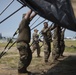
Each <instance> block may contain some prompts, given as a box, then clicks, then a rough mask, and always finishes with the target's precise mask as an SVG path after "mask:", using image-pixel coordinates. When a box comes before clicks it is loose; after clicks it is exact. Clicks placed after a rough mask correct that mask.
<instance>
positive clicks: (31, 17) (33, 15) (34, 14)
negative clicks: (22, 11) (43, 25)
mask: <svg viewBox="0 0 76 75" xmlns="http://www.w3.org/2000/svg"><path fill="white" fill-rule="evenodd" d="M36 14H37V13H35V12H33V14H32V15H31V16H30V20H32V19H33V18H34V17H35V16H36Z"/></svg>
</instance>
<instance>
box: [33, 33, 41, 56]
mask: <svg viewBox="0 0 76 75" xmlns="http://www.w3.org/2000/svg"><path fill="white" fill-rule="evenodd" d="M32 39H33V42H32V43H33V45H32V52H34V51H35V50H37V57H40V46H39V35H38V34H37V33H36V32H34V33H33V36H32Z"/></svg>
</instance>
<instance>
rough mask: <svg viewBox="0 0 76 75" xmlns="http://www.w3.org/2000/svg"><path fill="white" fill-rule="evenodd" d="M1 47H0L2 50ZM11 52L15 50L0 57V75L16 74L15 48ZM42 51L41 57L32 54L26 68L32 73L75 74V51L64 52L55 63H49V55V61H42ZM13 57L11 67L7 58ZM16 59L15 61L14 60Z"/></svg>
mask: <svg viewBox="0 0 76 75" xmlns="http://www.w3.org/2000/svg"><path fill="white" fill-rule="evenodd" d="M2 49H3V48H0V50H2ZM11 51H12V52H14V53H15V52H16V53H15V54H9V53H11V52H9V53H8V54H7V55H5V56H4V57H2V59H0V75H18V74H17V64H18V59H17V60H16V57H17V58H18V56H19V55H18V52H17V51H16V48H12V50H11ZM43 56H44V53H43V52H41V57H40V58H37V57H36V52H35V53H34V54H33V59H32V62H31V64H30V66H29V67H28V70H29V71H31V72H32V73H33V74H34V75H76V53H69V52H64V56H65V57H63V58H59V60H58V61H57V62H55V63H51V61H52V60H51V56H50V58H49V62H48V63H47V64H45V63H44V57H43ZM12 57H14V60H11V61H10V62H12V64H13V65H14V64H15V67H11V66H12V64H11V66H10V65H9V61H8V60H9V59H10V58H12ZM16 61H17V62H16Z"/></svg>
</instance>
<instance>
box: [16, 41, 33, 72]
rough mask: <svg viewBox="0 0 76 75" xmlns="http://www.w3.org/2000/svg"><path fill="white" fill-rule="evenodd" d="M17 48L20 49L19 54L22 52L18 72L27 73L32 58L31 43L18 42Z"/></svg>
mask: <svg viewBox="0 0 76 75" xmlns="http://www.w3.org/2000/svg"><path fill="white" fill-rule="evenodd" d="M17 49H18V50H19V54H20V60H19V64H18V72H19V73H25V72H26V70H27V67H28V66H29V64H30V62H31V60H32V52H31V49H30V47H29V44H27V43H24V42H19V43H17Z"/></svg>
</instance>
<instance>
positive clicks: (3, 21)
mask: <svg viewBox="0 0 76 75" xmlns="http://www.w3.org/2000/svg"><path fill="white" fill-rule="evenodd" d="M23 7H24V6H21V7H20V8H19V9H17V10H16V11H15V12H13V13H12V14H10V15H9V16H8V17H6V18H5V19H3V20H2V21H1V22H0V24H1V23H2V22H4V21H5V20H7V19H8V18H9V17H11V16H12V15H13V14H15V13H16V12H18V11H19V10H20V9H22V8H23Z"/></svg>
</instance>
